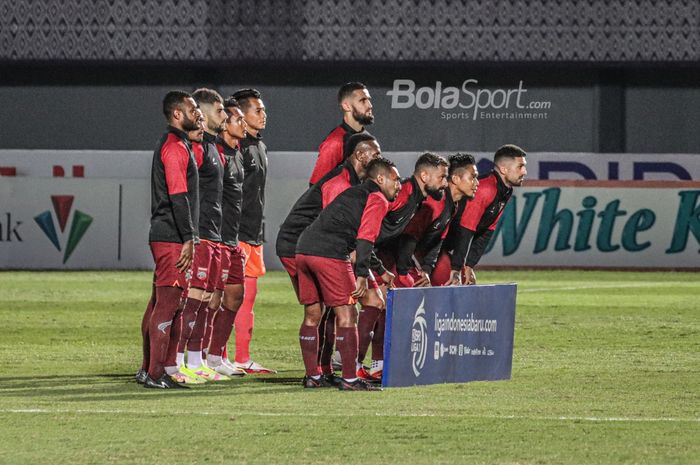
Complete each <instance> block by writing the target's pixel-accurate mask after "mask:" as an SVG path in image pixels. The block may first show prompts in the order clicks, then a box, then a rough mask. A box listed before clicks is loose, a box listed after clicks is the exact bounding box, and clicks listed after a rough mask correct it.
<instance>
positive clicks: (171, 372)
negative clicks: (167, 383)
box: [165, 365, 178, 376]
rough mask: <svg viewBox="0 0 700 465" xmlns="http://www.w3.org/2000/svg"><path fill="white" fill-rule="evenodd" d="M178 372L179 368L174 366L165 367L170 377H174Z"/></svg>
mask: <svg viewBox="0 0 700 465" xmlns="http://www.w3.org/2000/svg"><path fill="white" fill-rule="evenodd" d="M177 371H178V370H177V367H174V366H167V365H166V367H165V373H166V374H168V375H170V376H172V375H174V374H175V373H177Z"/></svg>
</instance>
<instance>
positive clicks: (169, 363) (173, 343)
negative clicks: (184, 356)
mask: <svg viewBox="0 0 700 465" xmlns="http://www.w3.org/2000/svg"><path fill="white" fill-rule="evenodd" d="M184 307H185V301H184V300H183V299H182V297H181V298H180V304H179V305H178V306H177V311H176V312H175V316H174V317H173V325H172V326H171V327H170V342H169V343H168V353H167V355H166V357H165V362H164V365H165V366H166V367H174V366H176V365H177V348H178V345H179V344H178V343H179V342H180V339H181V338H182V333H183V332H184V327H183V322H182V310H183V308H184Z"/></svg>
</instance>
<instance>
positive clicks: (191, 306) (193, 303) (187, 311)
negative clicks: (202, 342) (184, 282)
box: [177, 298, 202, 352]
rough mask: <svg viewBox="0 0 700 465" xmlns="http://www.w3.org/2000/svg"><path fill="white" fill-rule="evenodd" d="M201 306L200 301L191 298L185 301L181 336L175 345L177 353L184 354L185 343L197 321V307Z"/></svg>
mask: <svg viewBox="0 0 700 465" xmlns="http://www.w3.org/2000/svg"><path fill="white" fill-rule="evenodd" d="M201 306H202V301H201V300H197V299H192V298H187V299H186V300H185V308H184V309H183V310H182V334H181V335H180V340H179V342H178V345H177V351H178V352H184V351H185V347H186V346H187V341H189V339H190V337H192V330H193V328H194V326H195V324H196V321H197V314H198V313H199V307H201Z"/></svg>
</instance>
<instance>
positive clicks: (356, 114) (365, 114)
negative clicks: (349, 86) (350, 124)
mask: <svg viewBox="0 0 700 465" xmlns="http://www.w3.org/2000/svg"><path fill="white" fill-rule="evenodd" d="M346 103H347V106H348V108H349V111H351V112H352V117H353V118H354V119H355V121H357V122H358V123H360V124H361V125H362V126H369V125H370V124H372V123H374V113H372V97H371V96H370V95H369V91H368V90H367V89H358V90H356V91H354V92H353V93H352V95H351V96H350V97H348V99H347V100H346ZM343 109H345V105H343ZM346 111H348V110H346Z"/></svg>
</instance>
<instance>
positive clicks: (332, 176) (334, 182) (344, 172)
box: [276, 161, 361, 257]
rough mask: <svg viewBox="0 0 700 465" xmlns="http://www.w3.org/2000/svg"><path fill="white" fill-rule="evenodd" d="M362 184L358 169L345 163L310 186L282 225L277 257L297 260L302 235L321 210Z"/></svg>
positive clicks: (277, 244) (278, 236)
mask: <svg viewBox="0 0 700 465" xmlns="http://www.w3.org/2000/svg"><path fill="white" fill-rule="evenodd" d="M360 182H361V181H360V178H359V177H358V176H357V173H356V172H355V168H353V166H352V165H351V164H350V162H349V161H346V162H345V163H343V164H342V165H340V166H337V167H335V168H334V169H332V170H331V171H330V172H329V173H327V174H326V175H325V176H323V177H322V178H321V179H320V180H319V181H318V182H317V183H316V184H314V185H313V186H311V187H309V188H308V189H307V190H306V192H304V194H302V196H301V197H299V199H298V200H297V201H296V203H295V204H294V206H293V207H292V209H291V211H290V212H289V214H288V215H287V218H286V219H285V220H284V222H283V223H282V225H281V226H280V230H279V233H278V234H277V243H276V249H277V256H278V257H294V255H295V254H296V248H297V241H298V240H299V236H300V235H301V233H302V232H304V230H305V229H306V228H307V227H308V226H309V225H310V224H311V223H313V222H314V220H315V219H316V218H317V217H318V215H319V214H320V213H321V210H322V209H323V208H325V206H326V205H328V204H330V202H331V200H334V199H335V197H336V196H337V195H339V194H340V193H341V192H343V191H345V190H346V189H348V188H349V187H351V186H356V185H358V184H360ZM327 187H328V189H327Z"/></svg>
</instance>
